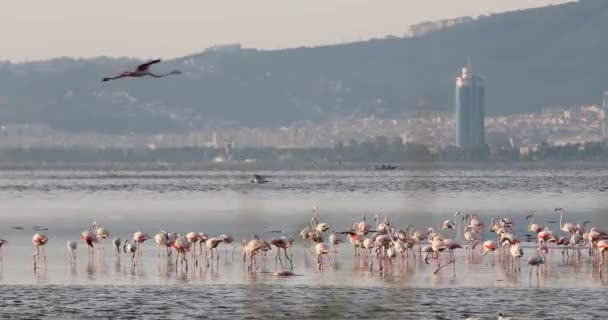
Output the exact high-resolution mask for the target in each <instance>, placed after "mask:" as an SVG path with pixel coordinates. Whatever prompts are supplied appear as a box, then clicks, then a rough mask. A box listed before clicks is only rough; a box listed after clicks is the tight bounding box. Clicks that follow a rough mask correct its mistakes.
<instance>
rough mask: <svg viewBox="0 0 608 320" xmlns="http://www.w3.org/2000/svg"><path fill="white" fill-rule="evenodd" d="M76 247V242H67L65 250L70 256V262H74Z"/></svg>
mask: <svg viewBox="0 0 608 320" xmlns="http://www.w3.org/2000/svg"><path fill="white" fill-rule="evenodd" d="M77 247H78V242H76V241H68V243H67V248H68V252H69V254H70V262H72V263H74V262H76V248H77Z"/></svg>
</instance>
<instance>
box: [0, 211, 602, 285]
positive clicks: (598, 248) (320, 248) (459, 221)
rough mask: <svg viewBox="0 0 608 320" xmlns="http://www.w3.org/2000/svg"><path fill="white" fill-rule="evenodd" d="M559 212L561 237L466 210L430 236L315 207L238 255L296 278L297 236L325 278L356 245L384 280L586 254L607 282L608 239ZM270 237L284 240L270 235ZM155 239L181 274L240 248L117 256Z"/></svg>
mask: <svg viewBox="0 0 608 320" xmlns="http://www.w3.org/2000/svg"><path fill="white" fill-rule="evenodd" d="M554 212H555V214H559V218H560V219H559V230H558V231H557V232H555V233H554V231H552V230H551V229H550V228H549V227H548V226H546V225H541V224H539V223H538V222H535V217H534V216H533V215H529V216H526V217H525V222H526V223H527V226H525V225H524V224H522V225H520V227H519V229H517V230H525V232H523V233H518V232H516V231H515V230H516V229H515V228H514V225H515V223H514V222H513V220H512V219H510V218H509V217H502V218H499V219H494V218H492V219H491V220H490V222H489V224H488V225H487V229H486V224H485V223H484V222H483V221H482V220H481V218H480V217H479V216H478V215H476V214H461V213H460V211H457V212H455V213H454V214H453V215H451V216H450V217H449V219H446V220H445V221H443V222H442V223H440V224H438V225H437V227H438V228H437V229H436V228H435V226H429V227H427V228H426V231H422V230H423V228H416V227H414V226H413V225H407V226H405V228H399V227H397V226H396V225H394V224H393V222H391V220H390V219H389V217H380V216H378V215H375V216H374V219H373V223H372V222H371V221H370V222H368V220H367V216H368V215H365V214H363V216H362V217H361V219H360V220H359V221H355V222H353V223H352V224H351V225H346V226H339V227H336V226H333V228H332V226H331V225H330V224H329V223H328V222H326V221H323V219H322V217H321V216H320V215H319V211H318V209H317V207H314V208H313V210H312V216H311V219H310V222H309V225H308V226H305V227H304V228H302V229H301V230H300V231H299V233H295V232H294V233H293V234H294V235H297V236H294V235H291V234H289V233H287V232H283V231H272V232H268V237H267V238H266V239H264V238H262V237H260V235H259V234H256V233H254V234H252V235H251V236H250V237H249V238H248V239H244V240H242V242H241V243H242V245H241V247H240V249H241V254H242V262H243V267H244V269H245V268H246V270H247V272H250V273H256V272H260V271H262V272H265V270H267V260H268V256H269V254H270V256H271V257H273V258H274V274H276V275H293V270H294V264H295V263H294V253H295V251H296V250H294V249H295V248H294V247H295V245H294V244H295V242H296V239H298V238H299V239H300V240H299V241H301V242H302V244H303V245H302V246H301V248H303V252H302V254H303V256H304V259H305V261H308V257H309V256H312V257H314V258H315V260H316V262H315V264H316V268H315V269H317V270H318V271H319V272H324V271H329V270H332V269H334V268H336V265H338V264H339V262H340V261H338V260H339V259H338V258H339V257H340V256H339V255H338V251H339V250H341V249H340V248H342V247H343V246H350V247H351V248H352V249H350V250H352V256H353V260H354V267H355V269H356V270H361V271H366V272H379V273H381V274H390V273H393V272H395V271H404V270H407V268H408V266H409V265H416V264H417V263H419V262H424V264H426V265H429V266H430V265H433V269H432V272H433V273H434V274H437V273H440V272H441V271H442V270H443V269H444V268H446V267H448V266H451V269H452V271H453V274H454V275H456V257H457V255H456V254H455V252H456V251H458V250H462V251H463V254H462V255H461V256H460V257H461V258H463V259H469V260H470V259H474V257H476V259H481V261H484V260H485V263H486V265H492V266H494V265H495V264H496V263H498V264H499V266H502V267H504V268H505V269H506V270H508V271H510V272H513V273H514V274H517V273H520V272H521V265H522V262H521V261H522V259H524V261H525V262H526V264H527V265H528V269H529V279H530V280H532V279H534V278H536V279H537V280H538V279H539V277H540V274H541V272H543V268H544V265H545V264H546V263H547V261H550V260H551V259H554V256H555V252H558V253H561V256H562V257H564V258H566V257H567V258H568V259H576V260H577V261H579V260H582V259H585V256H588V257H589V258H588V259H589V260H590V261H592V262H593V263H594V264H595V266H597V270H598V271H599V274H600V277H602V273H603V272H602V269H603V268H605V267H604V265H605V264H606V262H605V254H606V251H608V233H607V232H605V231H602V230H601V229H599V228H597V227H593V226H591V227H588V225H589V224H590V222H589V221H583V222H582V223H572V222H564V219H565V217H564V216H565V211H564V210H563V209H561V208H557V209H555V210H554ZM556 223H557V222H556ZM524 227H525V229H524ZM270 233H280V234H279V235H276V236H271V235H270ZM492 234H494V235H492ZM109 238H110V232H109V231H108V229H106V228H103V227H100V226H99V225H98V224H97V222H93V223H92V224H91V226H90V227H89V228H88V229H85V230H84V231H82V232H81V234H80V241H81V242H82V244H83V247H86V248H87V252H88V255H89V258H92V257H94V256H100V255H101V256H103V252H104V250H105V249H104V242H105V240H106V239H109ZM152 238H153V239H154V241H155V242H156V245H157V255H158V257H159V259H166V260H167V261H170V262H171V263H174V264H175V266H176V270H178V269H179V270H186V271H187V270H188V269H189V268H199V267H206V268H216V269H219V268H220V259H222V258H223V260H224V261H225V262H226V264H228V263H232V262H233V261H234V254H235V252H236V250H237V246H236V245H235V243H236V241H235V239H234V238H233V237H231V236H229V235H227V234H219V235H218V236H208V235H207V234H206V233H204V232H196V231H192V232H188V233H185V235H182V233H179V232H166V231H164V230H163V231H160V232H159V233H157V234H155V235H154V237H150V236H149V235H148V233H146V232H143V231H135V232H134V233H133V235H132V236H131V237H127V238H126V239H125V240H122V239H121V238H119V237H114V238H113V239H112V251H113V254H114V255H115V257H116V258H117V259H121V257H122V256H123V255H125V256H126V257H127V259H129V261H130V263H131V264H132V266H133V267H135V266H137V265H138V264H141V263H142V257H143V254H144V245H145V243H146V242H147V241H148V240H150V239H152ZM48 241H49V238H48V237H47V236H46V235H45V234H43V233H36V234H34V236H33V237H32V245H33V255H32V258H33V266H34V269H36V268H41V267H46V252H45V246H46V245H47V243H48ZM6 244H7V241H6V240H4V239H0V262H1V261H2V255H1V252H2V251H1V250H2V249H3V247H4V246H6ZM78 247H79V246H78V241H73V240H70V241H68V242H67V245H66V248H67V250H68V258H69V261H70V262H71V263H72V264H75V263H76V259H77V250H78ZM220 247H223V250H222V251H223V253H220V250H219V249H220ZM229 249H230V250H229ZM273 250H274V251H273ZM526 252H527V255H526ZM550 252H552V253H553V255H551V254H550ZM584 253H585V254H584ZM341 257H344V255H342V256H341ZM526 257H527V259H526ZM431 262H433V263H431Z"/></svg>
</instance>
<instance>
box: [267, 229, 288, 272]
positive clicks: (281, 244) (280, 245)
mask: <svg viewBox="0 0 608 320" xmlns="http://www.w3.org/2000/svg"><path fill="white" fill-rule="evenodd" d="M292 243H293V239H291V238H288V237H285V236H283V237H280V238H274V239H271V240H270V244H271V245H273V246H275V247H277V255H276V257H275V260H274V268H275V270H276V269H277V261H278V262H280V263H281V268H282V267H283V260H281V250H283V252H284V254H285V258H286V259H287V261H289V264H290V265H291V269H292V270H293V261H292V259H291V258H290V257H289V256H288V255H287V249H288V248H291V245H292Z"/></svg>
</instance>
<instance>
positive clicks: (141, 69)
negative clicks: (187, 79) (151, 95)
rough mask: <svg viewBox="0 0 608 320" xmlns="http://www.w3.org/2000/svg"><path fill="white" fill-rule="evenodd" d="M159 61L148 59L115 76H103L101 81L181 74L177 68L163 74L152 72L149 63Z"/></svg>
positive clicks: (157, 60) (158, 60) (157, 61)
mask: <svg viewBox="0 0 608 320" xmlns="http://www.w3.org/2000/svg"><path fill="white" fill-rule="evenodd" d="M159 62H161V59H156V60H152V61H148V62H146V63H143V64H140V65H139V66H137V68H136V69H135V70H132V71H125V72H123V73H121V74H120V75H118V76H115V77H108V78H103V81H104V82H106V81H110V80H116V79H121V78H127V77H131V78H141V77H145V76H150V77H153V78H163V77H166V76H170V75H178V74H181V71H179V70H173V71H171V72H168V73H165V74H154V73H152V72H150V71H149V70H148V69H149V68H150V66H151V65H153V64H156V63H159Z"/></svg>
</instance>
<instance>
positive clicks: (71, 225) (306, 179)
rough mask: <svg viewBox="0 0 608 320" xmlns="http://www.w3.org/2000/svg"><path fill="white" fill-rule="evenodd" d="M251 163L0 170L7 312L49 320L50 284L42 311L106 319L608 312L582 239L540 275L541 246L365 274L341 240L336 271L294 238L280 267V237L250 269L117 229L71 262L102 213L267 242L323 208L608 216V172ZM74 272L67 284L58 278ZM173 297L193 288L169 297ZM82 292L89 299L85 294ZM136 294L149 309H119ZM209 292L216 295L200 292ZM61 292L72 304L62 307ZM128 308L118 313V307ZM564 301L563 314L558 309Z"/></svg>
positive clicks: (341, 216) (424, 220)
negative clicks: (182, 261) (38, 304)
mask: <svg viewBox="0 0 608 320" xmlns="http://www.w3.org/2000/svg"><path fill="white" fill-rule="evenodd" d="M251 174H252V173H251V172H240V171H225V172H223V171H194V172H188V171H158V172H154V171H148V172H136V171H132V172H131V171H129V172H119V175H118V176H116V177H107V176H105V175H104V173H103V172H98V171H2V172H0V212H4V213H5V214H4V215H3V220H4V221H3V224H1V225H0V236H2V238H5V239H7V240H9V243H8V244H6V245H5V246H3V248H2V250H3V251H4V252H3V256H4V257H3V262H2V263H0V284H2V285H3V288H4V290H2V291H0V296H2V298H3V299H4V300H5V301H7V302H6V307H1V306H0V317H2V316H3V315H7V314H10V312H11V311H10V310H14V308H16V307H19V308H20V309H27V310H26V312H25V313H24V317H26V318H27V315H29V316H30V318H32V317H34V318H36V317H40V315H41V314H38V313H36V312H40V311H37V310H39V309H37V308H30V307H31V306H32V305H31V304H32V303H34V301H28V300H27V299H25V298H26V297H28V295H31V294H32V292H34V291H36V290H41V292H42V293H41V294H40V295H43V293H44V292H45V291H48V292H53V295H47V296H45V299H46V300H45V301H44V305H45V311H44V312H45V313H44V315H45V316H47V317H53V316H57V315H60V314H63V315H66V312H71V314H69V316H70V317H75V318H84V317H92V315H93V314H96V315H98V317H102V318H104V317H107V318H112V317H113V316H115V315H117V314H121V315H124V312H126V313H128V315H131V316H132V317H134V318H137V317H142V316H144V315H145V317H154V316H155V315H157V316H161V315H166V314H171V312H174V313H175V314H177V315H182V316H183V317H187V316H188V315H199V316H200V315H201V314H205V315H206V316H207V317H209V318H229V319H232V318H239V317H243V316H245V315H247V314H249V315H252V312H253V311H254V310H256V311H258V312H259V313H258V314H260V315H268V314H280V315H283V316H285V317H298V318H306V317H326V318H334V317H338V316H340V317H343V316H355V315H359V314H364V315H368V317H371V316H374V317H377V318H388V317H393V318H394V317H395V315H398V316H397V318H412V317H417V318H424V319H427V318H428V319H433V318H438V319H460V318H463V319H464V316H465V315H466V314H472V315H478V316H481V317H489V318H492V317H495V315H496V312H497V310H503V309H502V308H504V307H505V306H511V307H510V308H507V310H505V311H507V313H508V312H511V314H514V315H517V314H521V316H520V318H521V319H529V318H532V317H536V318H539V319H555V318H560V319H568V317H567V315H571V314H574V309H570V308H574V307H573V306H575V305H578V304H580V305H581V306H582V307H587V308H589V309H588V310H589V311H588V313H587V314H585V315H584V316H581V317H578V318H577V317H572V318H573V319H586V318H592V315H594V314H601V312H602V311H606V310H603V309H602V308H603V307H601V305H594V304H592V301H593V299H600V298H599V297H600V295H601V294H602V290H603V289H604V287H605V286H608V280H607V279H606V278H608V277H606V276H604V277H600V274H599V269H598V261H597V260H596V259H591V258H589V255H588V253H587V252H586V251H585V250H583V254H582V256H580V257H579V256H576V255H570V256H569V255H562V253H561V249H555V250H550V253H549V256H548V259H547V262H546V264H545V265H544V266H543V267H542V268H541V269H540V274H539V277H538V278H536V277H533V278H532V279H531V278H530V276H529V271H530V269H529V268H528V266H527V265H526V264H525V260H526V259H527V258H528V257H530V256H531V255H534V254H536V251H535V250H534V249H532V248H530V247H531V246H533V244H532V243H526V244H525V248H524V258H523V259H522V261H523V264H522V270H521V272H515V271H514V270H513V269H512V267H507V264H506V262H505V261H506V259H505V257H504V256H505V255H506V254H505V253H499V252H495V253H494V254H492V255H488V256H486V257H483V258H482V257H481V256H480V254H479V253H475V254H471V252H469V251H466V250H461V251H458V252H457V253H456V263H455V264H454V265H453V266H452V265H450V266H447V267H445V268H444V269H443V270H442V271H441V272H440V273H439V274H437V275H435V274H433V270H434V267H433V265H432V264H431V265H427V264H426V263H425V262H424V261H423V260H422V259H421V258H420V256H419V255H417V256H416V258H411V257H410V258H408V259H407V260H405V261H402V262H400V261H396V262H395V265H394V267H393V268H392V271H391V272H385V273H379V272H378V271H377V270H378V269H377V264H376V266H375V267H374V271H373V272H370V271H369V261H357V260H355V259H354V257H353V249H352V247H350V245H349V244H342V245H340V246H339V247H338V252H337V253H333V252H331V253H330V254H329V257H328V258H329V259H330V260H329V261H331V262H332V264H333V267H328V268H326V269H325V270H324V271H322V272H319V271H317V261H316V257H315V256H314V255H312V254H310V253H309V254H308V255H305V254H304V248H303V247H302V244H301V242H299V241H298V242H297V244H296V246H295V247H294V248H293V249H292V251H293V258H294V267H295V269H294V273H295V274H296V276H292V277H276V276H273V275H272V272H274V271H275V260H274V259H275V255H274V252H275V251H274V250H276V249H274V248H273V251H270V252H269V255H268V257H267V258H266V261H264V259H260V260H259V261H258V263H259V264H260V270H259V272H258V273H249V272H247V267H246V266H245V265H243V263H242V256H241V253H240V247H239V249H237V251H236V254H235V255H234V257H233V256H232V254H231V253H230V251H228V252H226V251H225V250H222V249H220V253H221V254H220V260H215V261H214V262H213V263H210V264H209V266H207V263H206V262H207V261H206V260H205V259H204V257H200V259H199V260H198V262H196V261H193V260H192V257H189V261H188V269H187V270H186V268H185V266H181V265H179V264H176V261H175V258H176V257H175V256H174V255H173V256H172V257H171V259H167V258H165V257H164V256H163V257H159V252H158V251H157V250H156V247H155V243H154V242H153V240H150V241H148V242H146V244H145V245H144V247H145V250H144V254H143V256H142V258H141V260H140V261H138V263H137V264H135V266H133V264H132V263H131V260H130V258H129V257H128V256H127V255H124V254H123V255H121V256H119V257H116V256H115V254H114V252H113V251H112V250H110V249H109V248H111V245H110V244H109V243H110V242H109V241H106V242H107V243H106V246H107V247H108V250H100V251H97V253H96V254H94V255H92V256H90V257H88V253H87V247H86V245H84V244H82V243H81V242H80V243H79V248H78V249H77V258H76V261H75V262H74V263H73V264H72V263H70V261H69V260H70V259H69V258H67V257H68V253H69V252H67V251H66V250H67V249H66V247H65V245H64V244H65V243H66V242H67V241H68V240H72V241H78V239H79V236H80V233H81V232H82V231H83V230H85V229H87V228H88V227H89V226H90V223H91V222H92V221H93V220H96V221H97V222H99V223H100V225H102V226H103V227H104V228H106V229H107V230H109V231H110V233H111V238H113V237H114V236H119V237H120V238H121V239H131V238H132V235H133V232H134V231H136V230H142V231H145V232H147V233H148V234H150V235H154V234H155V233H158V232H160V230H167V231H171V232H173V231H179V232H181V233H182V234H186V233H187V232H189V231H196V232H203V231H204V232H205V233H207V234H209V235H210V236H218V235H219V234H223V233H225V234H228V235H231V236H233V237H235V239H236V241H237V243H238V241H240V240H242V239H248V238H249V237H250V236H251V234H252V233H257V234H259V235H260V236H261V237H262V238H265V239H270V238H271V237H274V236H276V234H274V233H268V232H267V231H269V230H280V231H281V232H282V233H284V234H290V235H293V236H297V233H298V231H299V230H300V229H301V228H302V227H303V226H307V225H309V223H310V218H311V208H312V207H313V206H318V208H319V213H320V217H321V218H322V220H323V222H327V223H329V224H330V225H331V228H332V229H333V230H335V231H340V230H344V228H346V227H348V226H351V225H352V223H353V222H355V221H359V220H360V218H361V214H362V213H364V212H367V213H369V214H370V215H369V216H368V217H371V216H373V214H374V213H378V214H380V215H381V216H384V215H386V216H389V217H390V218H391V222H392V223H393V225H395V226H396V227H397V228H405V226H407V225H408V224H412V225H414V226H415V227H416V228H417V229H420V230H426V228H427V227H428V226H434V227H435V228H437V227H438V226H439V224H440V223H441V222H442V221H443V220H445V219H448V218H451V213H452V212H454V211H455V210H461V211H463V212H471V213H478V214H479V215H480V217H481V218H482V219H483V220H484V221H485V222H486V223H488V222H489V220H490V217H501V216H508V217H511V218H512V219H513V221H514V228H515V233H516V235H517V236H519V237H520V238H524V236H525V234H526V233H527V231H526V226H527V223H526V221H525V220H524V217H525V216H526V215H527V214H529V213H534V214H535V218H536V219H537V222H539V223H541V224H545V225H547V226H549V227H550V228H551V229H552V230H554V232H556V233H559V226H558V220H559V215H557V214H555V213H554V212H553V209H554V208H556V207H564V208H565V209H566V212H567V214H566V217H565V219H567V221H568V222H573V223H580V222H582V221H583V220H591V225H595V226H600V227H603V226H608V215H606V214H605V208H606V207H608V197H606V194H605V192H604V191H601V190H605V189H606V181H608V170H607V169H605V168H574V167H573V168H563V167H562V168H559V169H552V168H534V169H496V168H494V169H478V170H463V169H434V170H411V171H395V172H390V173H388V172H374V171H274V172H262V174H265V175H268V176H270V180H271V182H270V183H268V184H264V185H253V184H251V183H249V180H250V179H249V176H250V175H251ZM553 221H554V222H553ZM34 226H36V228H33V227H34ZM34 229H36V230H43V229H48V230H44V232H45V233H46V235H47V236H48V237H49V243H48V244H47V245H46V246H44V247H45V250H46V252H47V258H48V261H47V264H46V265H45V264H44V263H42V264H41V265H40V268H37V269H35V270H32V251H31V250H32V247H31V237H32V235H33V233H34V232H35V231H36V230H34ZM446 236H448V234H446ZM485 237H486V238H490V237H493V235H490V234H486V235H485ZM111 238H110V239H111ZM164 254H165V253H163V255H164ZM178 263H179V261H178ZM431 263H434V262H431ZM604 271H605V272H606V273H608V271H607V270H604ZM64 284H70V286H69V287H61V286H55V285H64ZM40 285H42V286H40ZM155 285H158V286H155ZM199 286H204V287H203V288H198V287H199ZM548 288H551V289H548ZM581 288H584V289H581ZM543 292H544V293H545V296H543V295H542V293H543ZM582 293H584V294H582ZM176 294H177V295H182V296H183V295H188V296H189V297H191V299H185V300H188V301H184V302H183V303H182V302H180V304H167V303H166V301H172V300H173V298H174V297H175V295H176ZM40 295H38V296H40ZM55 295H56V296H55ZM79 295H80V296H81V297H83V298H82V300H78V299H77V298H75V297H76V296H79ZM119 296H124V297H123V298H117V297H119ZM141 297H146V299H141ZM566 297H567V299H566ZM128 300H130V301H131V302H130V303H135V304H137V305H138V306H140V307H139V308H137V309H134V308H126V309H125V304H126V303H127V302H126V301H128ZM190 300H192V301H190ZM203 300H204V301H208V302H209V304H207V303H194V302H195V301H198V302H200V301H203ZM438 300H440V301H442V303H441V305H439V306H438V305H437V304H436V303H435V302H436V301H438ZM84 301H86V302H87V303H88V304H85V303H84ZM160 301H163V302H165V303H159V302H160ZM471 301H475V303H472V302H471ZM67 302H69V303H72V304H73V308H69V309H61V308H59V307H57V306H55V304H56V303H61V304H63V305H65V304H66V303H67ZM155 303H156V304H155ZM535 304H541V305H543V306H545V308H536V307H534V305H535ZM121 309H122V310H123V313H113V312H119V311H117V310H121ZM99 310H103V311H99ZM541 310H542V312H541ZM577 310H578V308H577ZM560 311H561V312H563V316H560V317H557V315H560V313H559V312H560ZM47 312H48V313H47ZM587 315H589V317H587ZM253 317H255V315H254V316H253Z"/></svg>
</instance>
